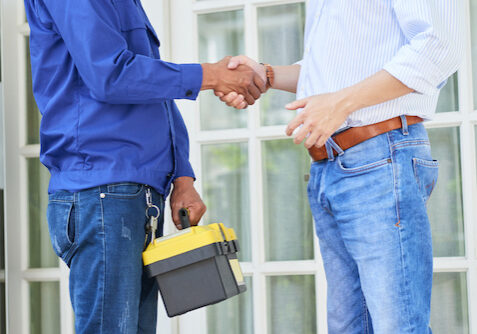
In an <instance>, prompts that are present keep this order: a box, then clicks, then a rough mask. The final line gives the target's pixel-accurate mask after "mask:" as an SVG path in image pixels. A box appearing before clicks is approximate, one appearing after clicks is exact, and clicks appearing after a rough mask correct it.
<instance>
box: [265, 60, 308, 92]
mask: <svg viewBox="0 0 477 334" xmlns="http://www.w3.org/2000/svg"><path fill="white" fill-rule="evenodd" d="M272 67H273V72H274V73H275V78H274V81H273V85H272V87H271V88H273V89H278V90H284V91H287V92H291V93H296V87H297V85H298V78H299V77H300V69H301V66H300V65H287V66H272Z"/></svg>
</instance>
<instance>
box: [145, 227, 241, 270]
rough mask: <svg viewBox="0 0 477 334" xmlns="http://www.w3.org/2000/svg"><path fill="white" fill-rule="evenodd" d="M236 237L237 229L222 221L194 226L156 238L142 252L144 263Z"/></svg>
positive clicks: (147, 263)
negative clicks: (227, 225)
mask: <svg viewBox="0 0 477 334" xmlns="http://www.w3.org/2000/svg"><path fill="white" fill-rule="evenodd" d="M224 237H225V240H224ZM236 239H237V236H236V235H235V231H234V230H233V229H232V228H227V227H225V226H224V224H222V223H219V224H210V225H206V226H192V227H190V228H188V229H185V230H183V231H181V232H178V233H174V234H171V235H168V236H165V237H162V238H158V239H156V240H154V242H153V243H151V244H150V245H149V246H148V247H147V248H146V250H145V251H144V252H143V253H142V259H143V262H144V265H145V266H147V265H149V264H151V263H154V262H157V261H162V260H165V259H168V258H170V257H173V256H176V255H180V254H183V253H186V252H189V251H192V250H194V249H197V248H201V247H204V246H207V245H210V244H213V243H218V242H224V241H232V240H236Z"/></svg>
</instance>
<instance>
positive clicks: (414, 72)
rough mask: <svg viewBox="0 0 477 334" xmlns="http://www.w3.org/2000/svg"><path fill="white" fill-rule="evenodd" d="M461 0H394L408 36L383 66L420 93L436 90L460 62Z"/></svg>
mask: <svg viewBox="0 0 477 334" xmlns="http://www.w3.org/2000/svg"><path fill="white" fill-rule="evenodd" d="M461 3H462V1H456V0H433V1H420V0H419V1H416V0H394V1H393V8H394V12H395V14H396V17H397V19H398V21H399V25H400V27H401V30H402V32H403V34H404V37H405V38H406V39H407V40H408V43H407V44H406V45H404V46H403V47H402V48H401V49H400V50H399V51H398V53H397V54H396V55H395V57H394V58H393V59H392V60H391V61H390V62H389V63H387V64H386V65H385V66H384V70H386V71H387V72H389V73H390V74H391V75H393V76H394V77H396V78H397V79H398V80H400V81H401V82H402V83H404V84H405V85H406V86H408V87H409V88H412V89H414V90H415V91H416V92H417V93H421V94H429V95H433V94H436V93H437V92H438V91H439V89H440V88H442V87H443V86H444V85H445V83H446V80H447V78H449V76H450V75H452V74H453V73H454V72H455V71H456V70H457V69H458V68H459V66H460V63H461V59H462V57H463V54H464V45H463V39H462V35H463V32H462V29H461V22H462V21H463V19H462V8H461Z"/></svg>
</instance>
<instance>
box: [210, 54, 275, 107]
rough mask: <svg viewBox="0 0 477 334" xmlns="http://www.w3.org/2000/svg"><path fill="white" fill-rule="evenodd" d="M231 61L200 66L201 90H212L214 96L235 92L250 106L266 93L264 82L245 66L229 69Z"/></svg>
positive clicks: (226, 59)
mask: <svg viewBox="0 0 477 334" xmlns="http://www.w3.org/2000/svg"><path fill="white" fill-rule="evenodd" d="M231 59H232V57H225V58H224V59H222V60H221V61H219V62H218V63H215V64H209V63H207V64H202V69H203V79H202V88H201V90H205V89H213V90H214V92H215V93H216V95H217V94H218V93H222V94H224V95H227V94H229V93H232V92H236V93H237V94H240V95H242V96H243V97H244V98H245V101H246V103H247V104H248V105H252V104H254V103H255V100H257V99H258V98H260V95H261V94H262V93H264V92H265V91H266V81H264V80H263V78H262V77H261V76H260V75H258V74H257V73H256V72H255V71H254V70H253V69H252V68H251V67H249V66H247V65H242V64H241V65H238V66H237V68H235V69H233V70H232V69H230V68H229V62H230V60H231Z"/></svg>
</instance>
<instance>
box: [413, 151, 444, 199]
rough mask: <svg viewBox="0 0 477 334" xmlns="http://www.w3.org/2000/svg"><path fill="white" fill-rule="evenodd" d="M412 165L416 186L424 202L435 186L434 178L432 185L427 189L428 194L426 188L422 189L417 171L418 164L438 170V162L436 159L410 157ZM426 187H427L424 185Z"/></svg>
mask: <svg viewBox="0 0 477 334" xmlns="http://www.w3.org/2000/svg"><path fill="white" fill-rule="evenodd" d="M412 165H413V166H412V167H413V171H414V177H415V179H416V182H417V186H418V188H419V191H420V192H421V196H422V199H423V201H424V202H427V201H428V200H429V197H430V196H431V194H432V192H433V190H434V188H435V186H436V180H433V182H432V184H431V185H432V186H431V188H430V190H429V194H428V195H427V189H422V185H421V179H422V178H421V177H419V171H418V166H421V167H424V168H431V169H435V170H437V171H438V170H439V162H438V161H437V160H424V159H419V158H412ZM426 188H427V187H426ZM424 194H426V195H424Z"/></svg>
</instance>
